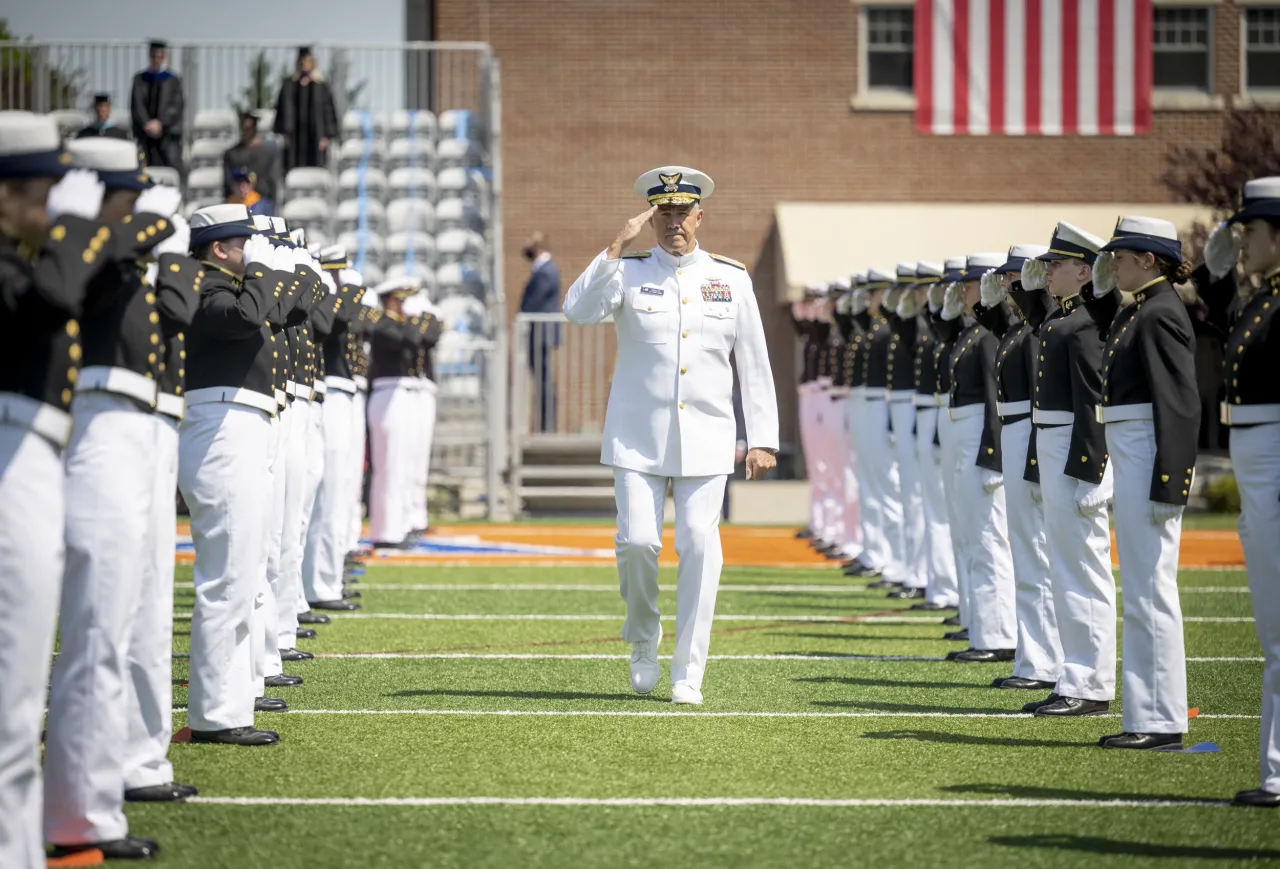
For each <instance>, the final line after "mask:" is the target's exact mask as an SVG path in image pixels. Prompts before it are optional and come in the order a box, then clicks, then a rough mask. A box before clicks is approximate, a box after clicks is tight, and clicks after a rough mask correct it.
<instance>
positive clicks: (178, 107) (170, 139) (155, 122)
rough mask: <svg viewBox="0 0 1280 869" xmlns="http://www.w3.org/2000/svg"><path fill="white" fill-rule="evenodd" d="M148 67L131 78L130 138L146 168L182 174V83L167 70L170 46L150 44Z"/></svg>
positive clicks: (172, 72)
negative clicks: (137, 146) (154, 167)
mask: <svg viewBox="0 0 1280 869" xmlns="http://www.w3.org/2000/svg"><path fill="white" fill-rule="evenodd" d="M149 48H150V52H151V55H150V57H151V64H150V66H148V67H147V68H146V69H144V70H143V71H142V72H140V73H138V74H137V75H135V76H134V77H133V92H132V93H131V94H130V98H129V114H130V116H131V118H132V119H133V138H134V141H136V142H137V143H138V144H139V147H140V148H141V150H142V154H143V157H144V158H145V160H146V164H147V165H148V166H172V167H173V168H174V169H177V170H178V171H179V172H181V171H182V120H183V118H182V116H183V111H184V108H185V104H186V103H185V98H184V97H183V95H182V79H180V78H178V76H177V74H176V73H174V71H173V70H172V69H170V68H169V63H168V50H169V44H168V43H167V42H162V41H161V40H158V39H157V40H152V41H151V44H150V46H149Z"/></svg>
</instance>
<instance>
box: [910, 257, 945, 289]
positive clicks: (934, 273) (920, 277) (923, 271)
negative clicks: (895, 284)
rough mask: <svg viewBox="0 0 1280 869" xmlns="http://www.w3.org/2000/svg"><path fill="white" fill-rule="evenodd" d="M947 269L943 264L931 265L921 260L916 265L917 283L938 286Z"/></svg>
mask: <svg viewBox="0 0 1280 869" xmlns="http://www.w3.org/2000/svg"><path fill="white" fill-rule="evenodd" d="M945 271H946V269H945V268H944V267H943V265H942V263H931V262H925V261H924V260H921V261H920V262H918V263H916V282H917V283H921V284H926V283H927V284H936V283H937V282H938V281H939V280H941V279H942V273H943V272H945Z"/></svg>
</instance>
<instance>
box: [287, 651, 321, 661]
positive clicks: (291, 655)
mask: <svg viewBox="0 0 1280 869" xmlns="http://www.w3.org/2000/svg"><path fill="white" fill-rule="evenodd" d="M314 657H315V655H313V654H311V653H310V652H300V651H298V650H297V649H281V650H280V660H281V661H310V660H311V659H312V658H314Z"/></svg>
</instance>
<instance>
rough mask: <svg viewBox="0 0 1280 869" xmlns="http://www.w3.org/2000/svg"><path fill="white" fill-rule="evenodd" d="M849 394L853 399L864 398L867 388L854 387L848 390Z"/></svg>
mask: <svg viewBox="0 0 1280 869" xmlns="http://www.w3.org/2000/svg"><path fill="white" fill-rule="evenodd" d="M849 394H850V395H852V396H853V397H854V398H866V397H867V388H866V387H865V386H854V387H852V388H850V389H849Z"/></svg>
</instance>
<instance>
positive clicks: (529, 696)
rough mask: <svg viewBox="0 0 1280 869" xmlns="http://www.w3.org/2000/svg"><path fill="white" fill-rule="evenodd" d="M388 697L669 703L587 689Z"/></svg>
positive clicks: (428, 691)
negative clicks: (588, 691)
mask: <svg viewBox="0 0 1280 869" xmlns="http://www.w3.org/2000/svg"><path fill="white" fill-rule="evenodd" d="M385 696H387V697H502V698H507V699H514V700H630V701H633V702H639V703H667V702H670V701H669V700H665V699H663V698H661V697H656V696H654V695H653V694H629V693H628V694H589V693H587V692H585V691H450V690H447V689H444V688H424V689H421V690H412V691H393V692H391V693H390V694H387V695H385Z"/></svg>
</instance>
